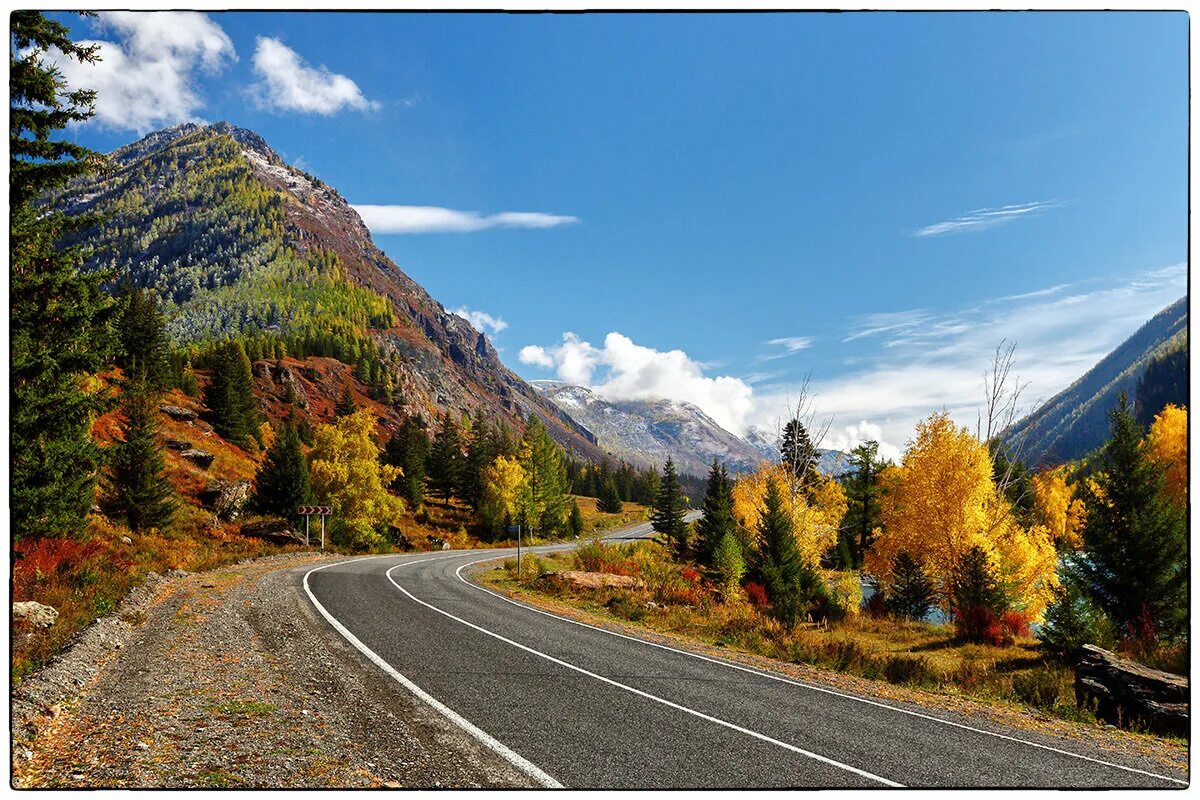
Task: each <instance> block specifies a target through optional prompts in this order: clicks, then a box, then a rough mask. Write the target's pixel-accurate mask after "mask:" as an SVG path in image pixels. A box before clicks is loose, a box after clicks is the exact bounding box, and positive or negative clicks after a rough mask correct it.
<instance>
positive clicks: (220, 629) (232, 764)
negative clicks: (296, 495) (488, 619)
mask: <svg viewBox="0 0 1200 800" xmlns="http://www.w3.org/2000/svg"><path fill="white" fill-rule="evenodd" d="M320 560H321V559H319V558H317V557H315V556H311V555H289V556H276V557H271V558H267V559H260V560H257V561H252V562H247V563H243V564H239V565H234V566H231V567H226V568H223V569H219V570H215V571H213V572H207V573H202V574H197V575H189V576H186V577H180V578H176V579H174V580H169V581H160V582H158V583H157V585H156V586H154V587H153V590H152V591H145V592H143V593H142V595H141V596H134V597H131V598H130V602H127V603H125V604H123V605H122V607H121V609H119V610H118V612H117V614H116V615H114V617H113V618H110V619H108V620H105V621H104V624H102V625H99V626H96V628H94V629H91V630H90V631H89V632H88V633H86V634H85V636H84V637H83V639H82V640H81V642H80V644H78V645H76V647H75V648H74V649H73V651H71V652H68V653H66V654H64V656H63V657H62V658H61V659H60V660H58V661H57V662H56V663H55V664H52V665H50V666H49V667H48V668H47V669H46V670H44V671H43V674H42V675H39V676H35V677H34V678H32V679H30V680H29V681H27V682H26V683H25V684H23V685H22V687H21V688H20V689H19V690H18V691H17V692H15V693H14V730H13V742H14V744H13V751H14V759H13V764H14V775H13V783H14V785H16V786H20V787H35V786H36V787H84V786H87V787H224V786H256V787H370V786H395V787H439V786H441V787H445V786H454V787H463V788H466V787H474V786H485V787H487V786H526V785H529V784H528V779H527V778H525V777H524V776H523V775H521V774H520V773H518V772H516V771H515V770H514V769H513V768H512V767H510V766H509V765H508V764H507V763H506V762H504V761H502V760H501V759H499V758H498V757H497V756H495V755H494V754H492V753H491V751H488V750H486V749H485V748H483V747H482V745H479V744H478V743H477V742H476V741H475V740H474V739H471V738H470V737H468V736H467V735H466V734H464V733H463V732H461V731H460V730H459V729H458V728H455V727H453V726H452V725H451V724H450V723H448V722H446V721H445V720H444V719H443V718H442V717H441V716H439V715H438V714H437V713H436V712H434V711H433V710H432V709H430V708H429V707H428V706H426V705H424V704H423V703H421V702H420V701H419V700H417V699H416V698H415V697H413V696H412V695H410V694H409V693H408V692H407V691H405V690H404V689H403V688H402V687H400V686H398V685H396V684H395V683H394V682H393V681H391V679H389V678H387V676H385V675H383V674H382V673H381V672H380V671H379V670H377V669H375V668H374V667H373V666H372V665H370V664H368V663H367V662H366V661H365V660H364V659H363V658H362V657H361V656H360V655H359V654H358V653H357V652H356V651H353V650H351V649H350V648H349V647H348V646H347V645H345V644H344V643H343V641H342V640H341V639H340V637H336V636H331V635H330V634H329V631H328V630H326V629H325V623H324V621H323V620H321V619H319V618H318V617H317V616H316V614H315V612H314V611H313V609H312V608H311V606H310V605H309V603H308V601H307V600H306V599H305V598H304V595H303V592H302V591H300V590H299V581H300V577H301V575H302V574H303V570H301V569H299V568H300V567H301V566H307V565H311V564H315V563H319V561H320ZM97 634H98V635H99V638H97ZM97 665H99V667H98V668H97ZM62 687H68V689H69V691H68V692H67V696H66V697H65V698H63V697H62V696H63V688H62ZM72 696H73V697H72ZM34 711H35V712H36V713H32V714H31V712H34ZM46 712H49V713H46Z"/></svg>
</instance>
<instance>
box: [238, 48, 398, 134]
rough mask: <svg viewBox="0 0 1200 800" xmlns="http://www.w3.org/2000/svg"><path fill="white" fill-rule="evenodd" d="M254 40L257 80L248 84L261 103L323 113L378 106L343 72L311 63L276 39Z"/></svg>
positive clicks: (306, 112) (257, 100) (280, 109)
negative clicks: (255, 42)
mask: <svg viewBox="0 0 1200 800" xmlns="http://www.w3.org/2000/svg"><path fill="white" fill-rule="evenodd" d="M256 41H257V44H256V46H255V49H254V72H255V73H256V74H257V75H258V77H259V81H258V83H256V84H255V85H254V86H253V87H252V88H251V95H252V96H253V97H254V99H255V101H256V102H257V103H258V104H259V105H260V106H261V107H263V108H269V109H273V110H276V111H298V112H301V113H304V114H324V115H329V114H332V113H334V112H335V111H341V110H342V109H346V108H348V109H353V110H355V111H372V110H374V109H377V108H379V104H378V103H377V102H375V101H373V100H368V99H367V98H366V97H363V93H362V91H361V90H360V89H359V88H358V84H356V83H355V82H354V81H352V80H350V79H349V78H347V77H346V76H345V75H338V74H337V73H335V72H330V71H329V70H328V69H326V68H325V67H324V66H317V67H314V66H312V65H310V64H309V63H308V62H306V61H305V60H304V59H303V58H301V57H300V54H299V53H297V52H296V51H295V50H293V49H292V48H290V47H288V46H287V45H285V44H284V43H283V42H281V41H279V40H278V39H273V38H271V37H270V36H259V37H258V38H257V40H256Z"/></svg>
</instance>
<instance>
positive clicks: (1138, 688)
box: [1075, 644, 1189, 738]
mask: <svg viewBox="0 0 1200 800" xmlns="http://www.w3.org/2000/svg"><path fill="white" fill-rule="evenodd" d="M1075 702H1076V703H1078V704H1079V705H1080V706H1084V707H1089V708H1090V707H1093V706H1094V707H1095V713H1096V716H1098V717H1100V718H1101V719H1103V720H1105V721H1107V722H1110V723H1112V724H1114V725H1117V726H1121V727H1130V726H1133V727H1144V728H1145V729H1147V730H1150V731H1153V732H1155V733H1163V734H1168V735H1171V736H1182V737H1185V738H1186V737H1187V736H1188V729H1189V726H1188V679H1187V678H1185V677H1184V676H1182V675H1173V674H1171V673H1170V672H1162V671H1161V670H1157V669H1151V668H1150V667H1147V666H1144V665H1142V664H1138V663H1137V662H1135V661H1130V660H1129V659H1127V658H1121V657H1120V656H1118V655H1117V654H1116V653H1111V652H1109V651H1108V650H1104V649H1103V648H1100V647H1096V646H1095V645H1090V644H1089V645H1084V648H1083V653H1082V654H1081V655H1080V657H1079V663H1078V664H1077V665H1076V666H1075Z"/></svg>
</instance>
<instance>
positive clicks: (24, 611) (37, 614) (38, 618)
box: [12, 600, 58, 628]
mask: <svg viewBox="0 0 1200 800" xmlns="http://www.w3.org/2000/svg"><path fill="white" fill-rule="evenodd" d="M12 615H13V619H14V620H24V621H25V622H28V623H29V624H31V625H35V626H37V627H39V628H49V627H50V626H51V625H53V624H54V622H55V620H57V619H58V611H57V609H54V608H52V607H50V606H47V605H43V604H42V603H36V602H34V601H33V600H25V601H23V602H20V603H13V605H12Z"/></svg>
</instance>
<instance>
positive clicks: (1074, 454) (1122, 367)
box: [1004, 297, 1188, 467]
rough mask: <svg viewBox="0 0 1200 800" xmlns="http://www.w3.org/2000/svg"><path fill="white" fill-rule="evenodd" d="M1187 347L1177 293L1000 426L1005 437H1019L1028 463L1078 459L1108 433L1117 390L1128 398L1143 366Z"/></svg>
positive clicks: (1183, 303)
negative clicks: (1075, 376)
mask: <svg viewBox="0 0 1200 800" xmlns="http://www.w3.org/2000/svg"><path fill="white" fill-rule="evenodd" d="M1187 347H1188V341H1187V298H1186V297H1181V298H1180V299H1179V300H1177V301H1175V302H1174V303H1172V304H1171V305H1169V306H1167V307H1166V308H1164V309H1163V310H1162V311H1160V312H1159V313H1158V314H1155V315H1154V317H1152V318H1151V319H1150V320H1149V321H1148V322H1147V323H1146V324H1145V325H1143V326H1142V327H1141V328H1139V329H1138V330H1137V331H1136V332H1135V333H1134V334H1133V335H1132V336H1130V337H1129V338H1128V339H1126V340H1125V341H1124V342H1123V343H1122V344H1121V346H1120V347H1118V348H1117V349H1116V350H1113V351H1112V352H1111V353H1109V354H1108V355H1107V356H1105V357H1104V358H1103V359H1102V360H1101V361H1100V362H1099V363H1098V364H1096V366H1094V367H1092V368H1091V369H1090V370H1088V372H1087V373H1086V374H1084V375H1083V377H1081V378H1080V379H1079V380H1077V381H1075V382H1074V383H1072V384H1071V385H1070V386H1068V387H1067V388H1066V389H1064V390H1063V391H1061V392H1059V393H1058V394H1057V395H1055V396H1054V397H1052V398H1050V400H1049V401H1047V402H1046V403H1044V404H1042V406H1041V407H1040V408H1038V409H1037V410H1036V411H1034V412H1033V413H1032V414H1030V415H1029V416H1027V417H1025V418H1024V419H1023V420H1021V421H1020V422H1018V423H1017V424H1016V425H1014V426H1013V427H1012V428H1011V429H1010V430H1008V431H1006V432H1005V433H1004V439H1005V441H1006V442H1008V443H1009V444H1010V445H1011V446H1017V445H1018V443H1019V442H1020V441H1021V440H1022V438H1023V437H1024V445H1023V447H1022V448H1021V454H1022V460H1024V461H1025V463H1026V464H1027V465H1028V466H1030V467H1042V466H1051V465H1054V464H1058V463H1061V462H1063V461H1070V460H1073V459H1077V458H1080V457H1081V456H1083V455H1085V454H1087V453H1089V452H1091V451H1092V450H1094V449H1096V448H1097V447H1099V446H1100V445H1101V444H1103V443H1104V441H1105V440H1106V439H1107V438H1108V429H1109V421H1108V414H1109V412H1111V411H1112V410H1113V409H1114V408H1116V405H1117V398H1118V396H1119V395H1120V393H1121V392H1125V393H1126V395H1127V396H1128V397H1129V398H1130V402H1131V403H1132V402H1134V400H1135V394H1136V390H1137V386H1138V380H1139V378H1141V377H1142V376H1143V374H1145V372H1146V369H1147V367H1148V366H1149V365H1151V364H1152V363H1154V362H1156V361H1158V360H1159V359H1161V358H1162V357H1163V356H1166V355H1169V354H1171V353H1172V352H1175V351H1178V350H1183V351H1186V350H1187ZM1184 362H1185V363H1186V357H1185V358H1184ZM1158 410H1160V409H1155V410H1154V411H1152V412H1151V414H1153V413H1156V412H1157V411H1158Z"/></svg>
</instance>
